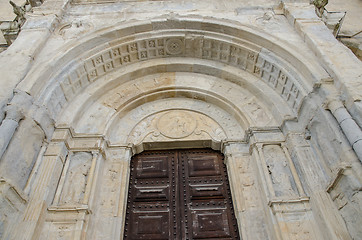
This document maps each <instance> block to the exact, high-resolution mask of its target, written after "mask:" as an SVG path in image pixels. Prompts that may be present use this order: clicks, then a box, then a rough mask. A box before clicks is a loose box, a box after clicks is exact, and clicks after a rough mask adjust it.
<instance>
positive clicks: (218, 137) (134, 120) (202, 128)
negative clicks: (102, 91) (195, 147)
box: [106, 98, 245, 145]
mask: <svg viewBox="0 0 362 240" xmlns="http://www.w3.org/2000/svg"><path fill="white" fill-rule="evenodd" d="M179 115H180V116H179ZM166 117H168V118H169V120H170V123H167V124H166V123H165V124H162V119H165V118H166ZM171 120H174V121H171ZM160 121H161V122H160ZM173 125H174V126H176V127H177V126H178V125H180V126H179V127H180V129H179V130H177V131H176V129H175V127H172V126H173ZM106 136H107V139H108V141H109V142H110V143H111V144H116V145H122V144H126V143H132V144H135V145H139V144H141V143H142V142H158V141H189V140H211V141H214V142H221V141H222V140H226V139H243V138H244V137H245V131H244V129H243V128H241V127H240V124H239V122H238V121H237V120H236V119H235V118H234V117H233V116H232V115H230V114H229V113H228V112H226V111H225V110H223V109H222V108H219V107H217V106H215V105H212V104H209V103H205V102H202V101H199V100H193V99H184V98H173V99H160V100H156V101H154V102H150V103H146V104H144V105H141V106H139V107H137V108H135V109H133V110H132V111H130V112H129V113H128V114H126V115H125V116H123V117H119V116H115V117H114V121H113V122H112V125H111V126H109V128H108V131H107V133H106Z"/></svg>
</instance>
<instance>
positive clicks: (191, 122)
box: [157, 111, 197, 138]
mask: <svg viewBox="0 0 362 240" xmlns="http://www.w3.org/2000/svg"><path fill="white" fill-rule="evenodd" d="M196 126H197V122H196V119H195V118H194V117H193V116H192V115H190V114H188V113H187V112H186V111H170V112H167V113H165V114H163V115H162V116H161V117H160V118H159V119H158V122H157V129H158V130H159V131H160V133H161V134H163V135H164V136H166V137H169V138H184V137H187V136H189V135H190V134H191V133H193V132H194V131H195V128H196Z"/></svg>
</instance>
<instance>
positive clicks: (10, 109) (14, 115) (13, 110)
mask: <svg viewBox="0 0 362 240" xmlns="http://www.w3.org/2000/svg"><path fill="white" fill-rule="evenodd" d="M5 113H6V116H5V119H11V120H14V121H15V122H19V121H20V120H21V119H23V118H24V113H23V111H22V110H21V108H20V107H18V106H17V105H8V106H6V107H5Z"/></svg>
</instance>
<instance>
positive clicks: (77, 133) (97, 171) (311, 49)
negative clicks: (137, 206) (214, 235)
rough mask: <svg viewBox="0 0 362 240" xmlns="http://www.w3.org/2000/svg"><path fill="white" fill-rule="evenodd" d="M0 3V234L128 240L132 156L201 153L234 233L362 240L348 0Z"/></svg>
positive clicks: (360, 90)
mask: <svg viewBox="0 0 362 240" xmlns="http://www.w3.org/2000/svg"><path fill="white" fill-rule="evenodd" d="M2 6H4V7H2ZM5 6H6V7H5ZM0 8H1V9H2V10H0V12H4V14H3V15H2V18H1V19H0V29H1V31H2V35H1V39H0V41H1V42H0V45H1V46H0V47H1V51H2V52H1V53H0V76H1V78H0V239H9V240H10V239H14V240H25V239H42V240H43V239H44V240H45V239H46V240H48V239H54V240H55V239H57V240H60V239H74V240H75V239H77V240H78V239H87V240H88V239H94V240H98V239H107V240H114V239H123V236H124V229H125V219H126V212H127V196H128V193H129V191H128V189H129V183H130V171H131V169H130V162H131V158H132V157H133V156H134V155H136V154H139V153H141V152H144V151H147V150H161V149H162V150H165V149H166V150H167V149H198V148H212V149H214V150H217V151H219V152H221V153H222V154H223V155H224V162H225V164H226V169H227V174H228V178H229V182H230V191H231V195H232V202H233V206H234V210H233V211H234V214H235V216H236V220H237V227H238V229H239V230H238V231H239V234H240V239H243V240H247V239H248V240H268V239H270V240H279V239H280V240H281V239H290V240H297V239H298V240H302V239H308V240H310V239H316V240H320V239H325V240H337V239H343V240H348V239H351V240H352V239H354V240H357V239H362V228H361V226H362V130H361V128H362V102H361V100H362V63H361V60H360V59H359V58H361V55H362V54H361V49H362V47H361V46H362V37H361V35H362V33H361V30H362V29H361V28H362V25H361V22H362V17H361V12H362V3H361V2H359V1H358V0H356V1H355V0H353V1H352V0H351V1H337V0H334V1H332V0H330V1H329V3H328V1H309V0H254V1H246V0H116V1H113V0H110V1H108V0H45V1H43V0H30V1H27V2H22V1H14V2H11V4H10V3H9V4H7V3H6V4H4V3H1V4H0ZM12 11H13V13H12ZM344 11H347V14H346V13H345V12H344ZM349 12H350V13H351V14H350V15H349V14H348V13H349ZM5 13H6V14H5ZM343 24H346V25H343ZM185 191H186V190H185ZM230 201H231V200H230ZM166 239H167V238H166ZM223 239H225V238H223Z"/></svg>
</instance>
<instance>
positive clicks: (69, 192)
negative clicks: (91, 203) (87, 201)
mask: <svg viewBox="0 0 362 240" xmlns="http://www.w3.org/2000/svg"><path fill="white" fill-rule="evenodd" d="M68 161H70V163H69V168H68V171H67V175H66V179H65V182H64V186H63V189H62V194H61V198H60V201H59V204H61V205H62V204H64V205H74V204H81V202H82V200H83V196H84V193H85V187H86V184H87V179H88V173H89V169H90V165H91V162H92V155H91V154H90V153H87V152H79V153H75V154H74V155H72V156H71V157H70V159H69V160H68Z"/></svg>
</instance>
